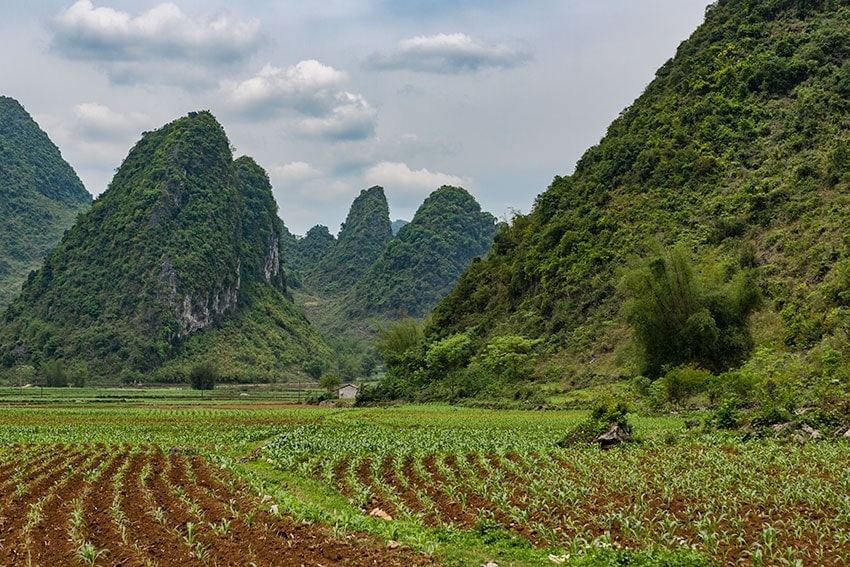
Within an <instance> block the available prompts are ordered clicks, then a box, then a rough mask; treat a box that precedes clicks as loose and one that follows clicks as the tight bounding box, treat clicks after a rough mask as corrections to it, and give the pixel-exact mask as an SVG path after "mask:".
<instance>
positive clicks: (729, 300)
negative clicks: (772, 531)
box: [620, 246, 759, 377]
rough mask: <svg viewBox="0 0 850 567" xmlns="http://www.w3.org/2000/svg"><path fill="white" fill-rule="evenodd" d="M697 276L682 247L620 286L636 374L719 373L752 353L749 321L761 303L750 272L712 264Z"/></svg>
mask: <svg viewBox="0 0 850 567" xmlns="http://www.w3.org/2000/svg"><path fill="white" fill-rule="evenodd" d="M701 268H702V269H701V270H699V271H697V270H695V269H694V266H693V265H692V264H691V261H690V259H689V258H688V255H687V252H686V251H685V249H684V248H683V247H681V246H677V247H675V248H673V249H672V250H660V251H658V253H657V254H655V255H653V256H652V257H650V258H648V259H646V260H644V261H643V263H641V264H640V265H639V266H637V267H636V268H634V269H631V270H629V271H628V272H627V273H626V274H625V276H624V277H623V279H622V280H621V282H620V290H621V291H622V292H623V294H624V295H625V298H626V299H625V302H624V304H623V315H624V318H625V321H626V322H627V323H628V324H629V326H630V327H631V328H632V332H633V337H634V340H635V343H636V346H637V348H638V352H639V356H638V369H639V371H640V372H641V373H642V374H645V375H646V376H649V377H658V376H660V375H661V374H663V372H664V369H665V368H672V367H676V366H681V365H684V364H695V365H697V366H699V367H701V368H705V369H707V370H711V371H712V372H715V373H721V372H724V371H726V370H728V369H730V368H731V367H733V366H735V365H737V364H739V363H740V361H741V360H743V359H744V357H745V356H746V355H747V354H749V352H750V350H751V349H752V345H753V340H752V337H751V336H750V333H749V330H748V328H747V317H748V316H749V314H750V313H751V312H752V311H753V310H754V309H755V308H756V306H757V305H758V301H759V292H758V287H757V285H756V282H755V277H754V274H753V272H752V270H750V269H746V270H735V269H733V268H732V267H730V266H728V265H722V264H713V265H712V264H708V265H703V266H701Z"/></svg>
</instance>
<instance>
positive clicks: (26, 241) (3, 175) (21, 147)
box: [0, 96, 91, 307]
mask: <svg viewBox="0 0 850 567" xmlns="http://www.w3.org/2000/svg"><path fill="white" fill-rule="evenodd" d="M90 205H91V195H90V194H89V193H88V192H87V191H86V189H85V187H83V184H82V182H81V181H80V179H79V178H78V177H77V174H76V173H75V172H74V170H73V169H72V168H71V166H70V165H68V163H67V162H66V161H65V160H64V159H62V154H61V153H60V152H59V149H58V148H57V147H56V146H55V145H54V144H53V142H51V141H50V138H48V136H47V134H46V133H45V132H44V131H43V130H41V128H39V127H38V124H36V123H35V121H34V120H33V119H32V117H31V116H30V115H29V114H28V113H27V111H26V110H24V108H23V107H22V106H21V105H20V103H18V101H16V100H14V99H12V98H9V97H5V96H0V218H2V219H3V222H2V223H0V307H3V306H5V305H7V304H8V303H9V302H10V301H11V300H12V299H13V298H14V297H15V296H16V295H17V294H18V293H19V291H20V287H21V284H22V283H23V282H24V280H25V279H26V277H27V274H29V272H30V271H31V270H34V269H35V268H37V267H38V266H39V265H40V264H41V261H42V259H43V258H44V256H45V255H46V254H47V253H48V252H49V251H50V250H51V249H52V248H53V247H55V246H56V245H57V244H58V243H59V240H60V239H61V238H62V233H63V232H64V231H65V229H67V228H68V227H70V226H71V225H72V224H73V223H74V219H75V218H76V216H77V215H78V214H79V213H80V212H82V211H85V210H86V209H87V208H88V207H89V206H90Z"/></svg>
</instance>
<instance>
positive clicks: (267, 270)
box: [0, 112, 327, 380]
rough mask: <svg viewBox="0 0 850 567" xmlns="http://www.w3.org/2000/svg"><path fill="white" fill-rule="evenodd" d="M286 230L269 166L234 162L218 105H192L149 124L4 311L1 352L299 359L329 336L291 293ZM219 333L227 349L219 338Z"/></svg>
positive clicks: (279, 362)
mask: <svg viewBox="0 0 850 567" xmlns="http://www.w3.org/2000/svg"><path fill="white" fill-rule="evenodd" d="M279 243H280V225H279V220H278V218H277V205H276V204H275V202H274V200H273V197H272V194H271V187H270V185H269V182H268V177H267V176H266V173H265V172H264V171H263V170H262V168H260V167H259V166H257V164H256V163H254V162H253V160H251V159H250V158H244V157H243V158H240V159H239V160H237V161H236V162H234V161H233V158H232V155H231V153H230V149H229V142H228V140H227V137H226V135H225V133H224V131H223V129H222V128H221V126H220V125H219V124H218V122H217V121H216V120H215V118H214V117H213V116H212V115H211V114H210V113H209V112H195V113H190V114H189V115H188V116H187V117H184V118H181V119H178V120H175V121H174V122H171V123H170V124H167V125H166V126H164V127H162V128H161V129H159V130H157V131H154V132H147V133H145V134H144V135H143V137H142V139H141V140H140V141H139V142H138V143H137V144H136V146H135V147H134V148H133V149H132V150H131V151H130V153H129V155H128V156H127V158H126V159H125V160H124V163H123V164H122V165H121V167H120V168H119V169H118V171H117V173H116V174H115V177H114V179H113V181H112V183H111V184H110V186H109V188H108V189H107V190H106V191H105V192H104V193H103V194H102V195H101V196H100V197H99V198H98V199H97V200H96V201H95V203H94V205H93V206H92V208H91V210H90V211H89V212H88V213H86V214H84V215H82V216H81V217H80V218H79V220H78V221H77V223H76V224H75V225H74V227H73V228H71V229H70V230H69V231H68V232H67V233H66V235H65V237H64V239H63V240H62V243H61V244H60V246H59V247H58V248H57V249H56V250H55V251H54V252H53V254H51V255H50V256H49V257H48V258H47V259H46V261H45V263H44V266H43V267H42V268H41V270H39V271H38V272H36V273H34V274H33V275H32V276H31V277H30V278H29V280H28V281H27V283H26V284H25V285H24V288H23V291H22V294H21V296H20V297H19V298H18V299H17V300H16V301H15V302H13V303H12V304H11V305H10V306H9V308H8V309H7V311H6V313H5V315H4V325H3V326H2V328H0V356H2V362H3V364H4V365H6V366H12V365H17V364H34V365H40V364H43V363H45V362H47V361H53V360H59V361H62V363H64V364H66V365H71V364H78V365H80V364H81V365H85V366H87V367H88V368H89V369H90V371H91V372H92V373H93V374H95V375H98V376H106V377H117V376H119V375H121V374H122V373H123V374H127V373H131V374H132V373H140V372H145V373H147V372H154V371H157V370H160V371H162V366H163V364H164V363H166V362H169V361H170V362H171V366H170V368H171V369H172V374H171V375H167V373H165V374H162V373H161V374H160V375H158V377H159V378H160V379H174V380H179V379H182V378H184V377H185V372H183V374H181V368H182V367H180V365H179V364H178V362H179V360H180V357H181V356H189V355H191V356H190V358H192V359H198V358H201V357H203V358H205V359H207V361H210V362H214V363H215V364H217V365H218V366H219V367H220V368H221V369H222V370H223V371H224V372H225V375H226V377H230V378H242V376H241V375H236V374H239V369H243V370H244V369H245V368H248V367H250V366H253V365H252V363H251V360H250V356H247V355H246V356H243V354H244V353H243V349H240V348H238V345H240V344H244V345H245V346H246V348H247V350H248V351H249V352H253V351H254V350H263V351H264V352H266V353H270V354H268V356H271V357H272V358H271V359H270V360H264V361H263V364H257V365H256V366H257V369H256V370H255V373H263V372H265V373H266V374H268V373H269V372H274V376H278V375H279V374H280V373H281V372H284V371H286V370H287V369H290V370H291V369H292V368H295V367H298V368H300V365H298V364H295V361H296V359H298V358H299V357H300V358H301V359H302V360H303V359H304V358H305V357H306V353H307V352H308V351H314V352H315V354H316V355H317V356H321V355H322V354H323V353H324V354H326V353H327V349H326V347H324V345H323V344H322V343H321V341H320V340H319V339H318V337H317V336H316V335H315V333H314V332H313V331H312V329H311V328H310V327H309V324H308V323H307V322H306V320H305V319H304V318H303V316H300V315H298V314H297V313H296V312H295V311H294V310H292V309H290V308H289V307H288V306H286V303H287V300H286V298H285V296H284V294H283V292H284V290H285V282H284V276H283V272H282V270H281V260H280V244H279ZM235 320H242V321H252V322H254V324H253V325H252V326H251V327H250V328H243V327H240V326H239V325H238V324H237V325H236V327H235V328H234V326H233V325H234V322H233V321H235ZM258 321H260V322H262V323H257V322H258ZM266 324H268V325H271V327H270V328H268V329H267V328H265V326H266ZM280 328H284V329H285V333H283V335H285V338H284V339H281V340H277V339H275V338H274V337H277V335H278V334H279V333H278V330H279V329H280ZM223 333H226V334H227V335H228V337H229V342H231V343H232V344H231V347H232V348H230V349H229V350H228V352H223V351H221V350H217V349H216V348H214V347H215V346H216V342H217V341H218V340H219V339H218V338H217V337H220V336H221V335H222V334H223ZM207 339H209V341H208V340H207ZM187 340H189V341H190V342H191V345H192V350H191V352H190V353H186V352H184V350H185V349H184V348H183V347H184V345H185V344H186V342H187ZM270 341H271V342H274V343H275V344H274V348H272V347H271V346H270V344H266V343H269V342H270ZM233 345H236V346H233ZM276 349H280V351H279V352H273V351H275V350H276ZM240 357H242V358H245V359H248V360H244V361H241V360H242V359H241V358H240ZM175 361H177V362H175ZM240 361H241V362H240ZM182 371H185V368H182ZM254 377H255V376H254Z"/></svg>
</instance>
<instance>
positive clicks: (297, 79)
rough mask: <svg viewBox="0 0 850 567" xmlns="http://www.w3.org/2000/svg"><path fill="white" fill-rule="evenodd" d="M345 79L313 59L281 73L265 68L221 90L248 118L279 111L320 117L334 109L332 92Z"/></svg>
mask: <svg viewBox="0 0 850 567" xmlns="http://www.w3.org/2000/svg"><path fill="white" fill-rule="evenodd" d="M346 78H347V75H346V74H345V73H344V72H342V71H338V70H336V69H334V68H333V67H331V66H329V65H324V64H322V63H320V62H319V61H316V60H315V59H309V60H306V61H301V62H299V63H297V64H296V65H293V66H291V67H287V68H285V69H282V68H280V67H275V66H273V65H266V66H265V67H263V68H262V69H261V70H260V72H259V73H257V74H256V75H255V76H253V77H251V78H250V79H246V80H245V81H242V82H241V83H234V82H225V83H223V84H222V90H223V91H224V93H225V96H226V97H227V99H228V101H229V102H230V104H231V105H232V106H233V107H235V108H236V109H238V110H240V111H241V112H243V113H245V114H249V115H256V116H266V115H269V114H272V113H274V112H275V111H277V110H280V109H282V108H294V109H296V110H298V111H300V112H303V113H307V114H322V113H324V112H327V110H328V109H329V108H332V107H333V101H334V98H335V88H336V87H338V86H339V85H341V84H342V83H343V82H344V81H345V79H346Z"/></svg>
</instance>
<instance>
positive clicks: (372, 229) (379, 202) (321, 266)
mask: <svg viewBox="0 0 850 567" xmlns="http://www.w3.org/2000/svg"><path fill="white" fill-rule="evenodd" d="M321 228H323V227H316V228H314V229H313V230H312V231H316V230H319V231H320V230H321ZM312 231H311V232H312ZM392 237H393V234H392V229H391V228H390V210H389V205H387V198H386V195H384V189H383V187H378V186H375V187H371V188H369V189H364V190H363V191H361V192H360V195H358V197H357V198H356V199H354V202H353V203H351V208H350V209H349V212H348V216H347V217H346V219H345V223H343V225H342V228H341V230H340V231H339V237H338V238H337V239H336V241H335V242H334V243H333V245H332V246H330V247H328V248H327V249H326V251H324V250H319V249H317V250H305V252H304V260H303V269H304V272H305V276H304V282H305V284H306V285H307V286H308V287H309V288H311V289H313V290H316V291H318V292H320V293H322V294H328V295H339V294H343V293H345V292H346V291H348V290H349V289H350V288H351V286H353V285H354V284H355V282H357V280H358V279H360V277H361V276H362V275H363V274H364V273H366V270H368V269H369V267H370V266H371V265H372V264H373V263H374V262H375V260H377V259H378V256H380V255H381V252H383V250H384V248H385V247H386V246H387V243H388V242H389V241H390V239H391V238H392ZM316 240H317V242H320V243H321V242H327V239H326V238H324V239H322V238H321V235H319V234H318V233H317V235H316ZM312 242H313V239H310V240H306V239H305V241H303V242H302V243H303V244H305V245H306V244H308V243H312ZM311 261H314V262H315V264H313V265H310V262H311Z"/></svg>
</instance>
